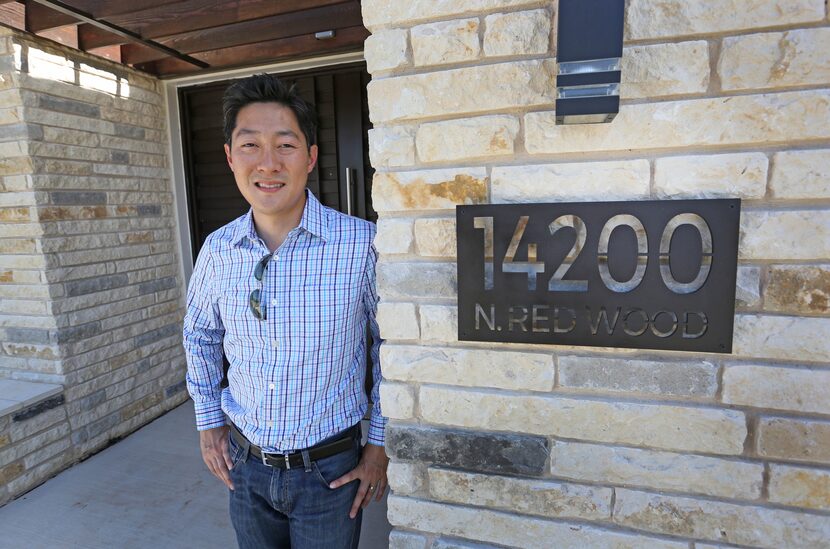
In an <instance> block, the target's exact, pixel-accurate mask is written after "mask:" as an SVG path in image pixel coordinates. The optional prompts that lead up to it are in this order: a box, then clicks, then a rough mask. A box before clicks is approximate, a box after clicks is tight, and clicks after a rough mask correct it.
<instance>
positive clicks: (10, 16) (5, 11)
mask: <svg viewBox="0 0 830 549" xmlns="http://www.w3.org/2000/svg"><path fill="white" fill-rule="evenodd" d="M0 23H3V24H4V25H6V26H9V27H11V28H13V29H17V30H22V31H25V30H26V6H24V5H23V4H19V3H17V2H4V3H3V4H2V5H0Z"/></svg>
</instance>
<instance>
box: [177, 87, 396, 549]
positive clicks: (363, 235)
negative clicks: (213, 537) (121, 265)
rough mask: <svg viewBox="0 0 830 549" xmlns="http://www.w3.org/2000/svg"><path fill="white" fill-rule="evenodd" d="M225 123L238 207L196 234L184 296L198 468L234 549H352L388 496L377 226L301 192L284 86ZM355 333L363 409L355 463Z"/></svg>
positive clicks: (303, 125) (292, 94) (301, 119)
mask: <svg viewBox="0 0 830 549" xmlns="http://www.w3.org/2000/svg"><path fill="white" fill-rule="evenodd" d="M223 109H224V132H225V154H226V156H227V160H228V165H229V166H230V169H231V171H232V172H233V175H234V179H235V180H236V184H237V187H238V188H239V191H240V192H241V193H242V196H244V197H245V200H246V201H247V202H248V203H249V204H250V205H251V209H250V210H249V212H248V213H247V214H245V215H244V216H242V217H240V218H238V219H236V220H235V221H232V222H231V223H229V224H227V225H225V226H224V227H222V228H221V229H219V230H217V231H216V232H214V233H212V234H211V235H210V236H208V238H207V240H206V241H205V244H204V246H203V247H202V249H201V251H200V252H199V257H198V259H197V261H196V266H195V267H194V270H193V276H192V277H191V279H190V284H189V286H188V299H187V314H186V316H185V320H184V346H185V351H186V355H187V363H188V370H187V386H188V391H189V392H190V395H191V397H192V398H193V401H194V403H195V408H196V427H197V429H198V430H199V440H200V447H201V451H202V458H203V459H204V461H205V464H206V465H207V467H208V469H210V471H211V472H212V473H213V474H214V475H215V476H216V477H217V478H219V479H220V480H221V481H222V482H224V483H225V485H226V486H227V487H228V489H229V490H230V514H231V521H232V523H233V526H234V529H235V531H236V536H237V540H238V542H239V545H240V547H242V548H266V547H293V548H325V549H336V548H344V549H345V548H349V547H357V542H358V538H359V535H360V518H361V509H362V508H363V507H365V506H366V505H368V504H369V502H370V501H371V500H372V498H373V497H375V498H376V499H378V500H379V499H380V498H381V496H382V494H383V491H384V490H385V488H386V484H387V481H386V468H387V464H388V458H387V457H386V454H385V453H384V449H383V428H384V426H385V422H386V420H385V418H383V416H382V415H381V408H380V400H379V384H380V378H381V374H380V362H379V359H378V348H379V345H380V341H381V340H380V337H379V334H378V328H377V323H376V321H375V313H376V310H377V301H378V297H377V293H376V291H375V263H376V260H377V254H376V252H375V249H374V247H373V245H372V240H373V238H374V234H375V228H374V225H372V224H371V223H369V222H367V221H363V220H360V219H356V218H353V217H349V216H346V215H344V214H341V213H340V212H337V211H335V210H332V209H330V208H326V207H324V206H322V205H321V204H320V203H319V202H318V201H317V199H316V198H315V197H314V195H313V194H311V193H310V192H309V191H308V190H307V189H306V182H307V179H308V174H309V173H310V172H311V171H312V170H313V169H314V165H315V163H316V161H317V145H316V144H315V134H316V125H315V117H314V111H313V110H312V108H311V107H310V106H309V105H308V104H307V103H305V102H304V101H303V100H302V99H301V98H300V97H299V95H298V94H297V93H296V91H295V89H294V88H293V87H290V88H289V87H288V86H286V85H285V84H284V83H283V82H282V81H280V80H279V79H277V78H275V77H272V76H268V75H257V76H253V77H250V78H245V79H243V80H240V81H238V82H236V83H234V84H233V85H231V86H230V87H229V88H228V90H227V91H226V92H225V97H224V102H223ZM367 325H368V327H369V329H370V330H371V333H372V337H373V340H374V345H373V346H372V349H371V356H372V361H373V369H372V373H373V390H372V401H373V403H374V404H373V406H372V409H371V420H370V425H369V433H368V444H366V445H365V446H364V447H363V448H362V449H361V447H360V439H361V435H360V428H359V426H360V420H361V419H362V418H363V417H364V415H365V414H366V412H367V410H368V407H369V399H368V398H367V395H366V393H365V391H364V383H365V379H364V378H365V372H366V354H367V353H366V327H367ZM223 351H224V353H223ZM223 354H224V355H225V356H227V358H228V361H229V362H230V368H229V370H228V372H227V379H228V387H226V388H224V389H222V388H221V386H220V384H221V381H222V378H223V368H222V357H223Z"/></svg>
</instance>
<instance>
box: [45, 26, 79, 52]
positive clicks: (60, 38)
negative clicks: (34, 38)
mask: <svg viewBox="0 0 830 549" xmlns="http://www.w3.org/2000/svg"><path fill="white" fill-rule="evenodd" d="M37 35H38V36H42V37H44V38H48V39H49V40H54V41H55V42H57V43H59V44H63V45H64V46H69V47H70V48H75V49H78V25H64V26H62V27H55V28H54V29H47V30H44V31H40V32H38V33H37Z"/></svg>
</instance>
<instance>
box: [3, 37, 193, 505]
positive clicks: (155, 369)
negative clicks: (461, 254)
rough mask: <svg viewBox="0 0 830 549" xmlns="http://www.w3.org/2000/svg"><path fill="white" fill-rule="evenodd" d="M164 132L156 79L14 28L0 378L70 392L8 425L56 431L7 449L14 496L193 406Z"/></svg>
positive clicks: (6, 80) (6, 106)
mask: <svg viewBox="0 0 830 549" xmlns="http://www.w3.org/2000/svg"><path fill="white" fill-rule="evenodd" d="M166 124H167V122H166V112H165V107H164V100H163V96H162V87H161V85H160V83H159V82H158V81H157V80H155V79H153V78H150V77H148V76H146V75H143V74H141V73H138V72H136V71H132V70H130V69H127V68H125V67H124V66H121V65H118V64H115V63H110V62H108V61H105V60H102V59H100V58H97V57H94V56H90V55H86V54H83V53H80V52H77V51H75V50H70V49H68V48H63V47H60V46H58V45H55V44H54V43H51V42H48V41H46V40H41V39H37V38H33V37H30V36H27V35H24V34H22V33H19V32H17V31H12V30H9V29H4V28H0V151H2V154H0V176H2V178H1V179H0V185H2V187H0V341H1V342H2V346H1V347H0V377H5V378H14V379H24V380H29V381H43V382H50V383H58V384H61V385H63V387H64V391H63V399H64V400H63V402H62V403H61V406H60V407H59V408H56V409H54V410H51V411H50V412H48V413H44V416H46V417H45V418H41V419H40V420H38V421H35V420H34V419H32V420H30V422H32V423H29V425H30V427H27V428H26V429H22V430H21V427H20V426H16V425H15V424H14V422H12V423H11V424H9V421H5V422H4V421H0V427H2V426H3V425H6V427H5V428H3V430H2V432H0V441H2V440H3V439H2V434H3V433H5V432H6V431H8V432H9V433H10V439H9V441H6V442H7V443H8V444H10V445H12V446H14V445H15V444H17V443H19V442H22V441H23V439H24V438H27V437H30V436H32V435H37V434H38V433H39V432H41V431H42V433H47V432H48V433H49V434H48V436H47V435H44V436H42V437H41V439H42V440H40V446H37V445H32V444H29V445H28V446H25V447H24V448H23V449H21V447H17V448H14V447H12V448H10V449H8V450H7V451H5V452H4V451H3V450H2V446H3V444H0V463H2V464H3V465H6V464H7V463H8V462H9V461H11V462H12V464H19V466H18V465H16V466H15V467H14V469H13V471H14V472H15V474H16V475H15V476H12V477H11V478H6V477H9V475H5V477H4V480H5V481H6V482H11V483H12V484H11V485H13V486H14V487H15V489H14V490H11V492H9V493H7V494H5V496H4V497H10V496H14V495H15V494H17V493H20V492H21V491H25V490H26V489H28V488H30V487H31V486H32V485H34V484H36V483H37V482H40V481H42V480H44V479H45V478H48V476H49V474H51V473H53V472H54V471H56V470H59V469H60V468H62V467H65V466H66V465H67V464H69V463H72V462H73V461H75V460H77V459H79V458H81V457H83V456H85V455H88V454H89V453H90V452H92V451H94V450H96V449H99V448H101V447H102V446H104V445H105V444H106V443H107V441H108V440H110V439H113V438H117V437H119V436H122V435H124V434H126V433H129V432H131V431H132V430H134V429H135V428H137V427H138V426H140V425H142V424H144V423H147V422H148V421H150V420H151V419H153V418H155V417H157V416H158V415H160V414H161V413H163V412H164V411H166V410H169V409H171V408H172V407H174V406H175V405H177V404H179V403H181V402H183V401H184V400H185V398H186V392H185V391H184V369H185V362H184V356H183V351H182V349H181V335H180V334H181V330H180V321H181V318H182V316H183V303H182V291H183V284H182V280H181V277H180V275H179V260H178V250H177V245H176V241H175V237H174V233H175V230H174V229H175V218H174V215H175V214H174V208H173V194H172V183H171V179H170V170H169V168H168V163H169V159H168V155H169V153H168V146H167V125H166ZM47 420H48V421H47ZM31 425H37V426H38V427H37V429H35V428H34V427H31ZM33 429H34V430H33ZM18 431H19V432H20V434H16V433H18ZM23 431H25V433H23ZM42 433H41V434H42ZM24 435H25V436H24ZM44 448H48V449H49V451H48V452H44V451H43V449H44ZM35 450H38V451H39V453H38V459H33V458H29V457H27V454H26V452H27V451H28V452H33V451H35ZM33 471H34V472H33ZM20 479H24V480H20Z"/></svg>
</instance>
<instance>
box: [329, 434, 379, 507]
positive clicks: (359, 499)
mask: <svg viewBox="0 0 830 549" xmlns="http://www.w3.org/2000/svg"><path fill="white" fill-rule="evenodd" d="M388 465H389V458H388V457H386V452H385V451H384V449H383V446H377V445H375V444H367V445H366V446H364V447H363V453H362V454H361V456H360V462H359V463H358V464H357V467H355V468H354V469H352V470H351V471H349V472H348V473H346V474H345V475H343V476H342V477H340V478H339V479H337V480H335V481H334V482H332V483H331V484H329V488H331V489H335V488H340V487H341V486H343V485H344V484H348V483H350V482H352V481H353V480H360V486H359V487H358V489H357V496H355V498H354V503H353V504H352V509H351V511H349V517H351V518H355V517H356V516H357V512H358V510H359V509H360V508H361V507H363V508H364V509H365V508H366V506H367V505H369V503H370V502H371V501H372V496H374V497H375V501H380V500H381V498H382V497H383V492H385V491H386V485H387V480H386V468H387V467H388Z"/></svg>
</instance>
